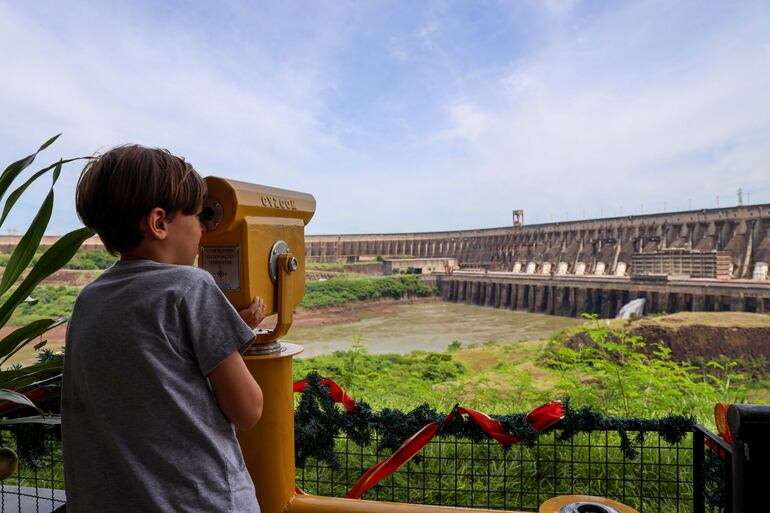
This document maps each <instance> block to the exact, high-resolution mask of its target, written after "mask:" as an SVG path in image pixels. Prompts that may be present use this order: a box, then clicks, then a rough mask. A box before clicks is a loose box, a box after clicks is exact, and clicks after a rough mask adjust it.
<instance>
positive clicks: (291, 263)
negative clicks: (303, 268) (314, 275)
mask: <svg viewBox="0 0 770 513" xmlns="http://www.w3.org/2000/svg"><path fill="white" fill-rule="evenodd" d="M297 267H299V262H297V257H291V258H290V259H289V272H290V273H293V272H294V271H296V270H297Z"/></svg>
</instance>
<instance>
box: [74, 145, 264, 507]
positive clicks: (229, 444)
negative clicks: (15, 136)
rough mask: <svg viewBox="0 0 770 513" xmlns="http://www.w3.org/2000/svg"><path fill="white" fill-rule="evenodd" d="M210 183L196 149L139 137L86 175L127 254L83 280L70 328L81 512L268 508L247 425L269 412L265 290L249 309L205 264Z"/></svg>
mask: <svg viewBox="0 0 770 513" xmlns="http://www.w3.org/2000/svg"><path fill="white" fill-rule="evenodd" d="M204 194H205V183H204V182H203V180H202V179H201V177H200V176H199V175H198V173H197V172H196V171H195V169H193V167H192V166H191V165H190V164H189V163H187V162H185V161H184V159H182V158H179V157H176V156H174V155H172V154H170V153H169V152H168V151H166V150H161V149H153V148H145V147H142V146H137V145H129V146H120V147H117V148H114V149H112V150H110V151H108V152H106V153H104V154H103V155H101V156H99V157H98V158H96V159H95V160H93V161H91V162H90V163H89V164H88V165H87V166H86V167H85V169H84V170H83V173H82V175H81V176H80V180H79V182H78V185H77V192H76V207H77V212H78V215H79V216H80V219H81V220H82V221H83V223H84V224H85V225H86V226H88V227H89V228H91V229H93V230H94V231H95V232H96V233H97V234H98V235H99V237H100V238H101V240H102V242H103V243H104V246H105V247H106V249H107V250H108V251H110V252H111V253H113V254H118V255H120V260H119V261H118V262H116V263H115V265H113V266H112V267H110V268H109V269H107V270H106V271H104V273H103V274H102V275H101V276H99V277H98V278H97V279H96V280H95V281H94V282H93V283H91V284H90V285H88V286H86V287H85V288H84V289H83V290H82V292H81V293H80V295H79V296H78V298H77V301H76V302H75V307H74V310H73V312H72V317H71V319H70V322H69V325H68V328H67V339H66V352H65V360H64V384H63V388H62V436H63V447H64V475H65V483H66V485H65V486H66V493H67V511H68V513H96V512H100V513H101V512H112V511H115V512H121V513H132V512H136V513H149V512H171V511H174V512H196V513H200V512H212V513H213V512H216V513H222V512H233V513H247V512H248V513H254V512H258V511H259V505H258V504H257V500H256V496H255V492H254V485H253V483H252V482H251V478H250V476H249V474H248V472H247V471H246V468H245V465H244V461H243V455H242V454H241V451H240V447H239V445H238V442H237V440H236V437H235V429H236V428H237V429H239V430H248V429H250V428H251V427H253V426H254V425H255V424H256V423H257V421H258V420H259V418H260V416H261V413H262V391H261V390H260V388H259V385H258V384H257V383H256V381H255V380H254V378H253V377H252V376H251V374H250V373H249V372H248V370H247V368H246V365H245V364H244V362H243V359H242V358H241V355H240V353H242V352H243V351H245V350H246V349H247V348H248V347H249V345H250V344H251V342H252V341H253V339H254V333H253V331H252V328H255V327H256V326H257V325H258V324H259V323H260V322H261V321H262V319H263V317H264V304H263V302H262V300H261V299H259V298H256V299H255V300H254V302H253V303H252V304H251V305H250V306H249V307H248V308H247V309H246V310H244V311H242V312H236V311H235V309H234V308H233V307H232V306H231V304H230V303H229V302H228V301H227V300H226V299H225V296H224V295H223V294H222V292H221V291H220V290H219V288H218V287H217V285H216V284H215V282H214V279H213V278H212V276H211V275H210V274H208V273H207V272H206V271H204V270H202V269H199V268H196V267H193V266H192V264H193V262H194V260H195V257H196V255H197V253H198V244H199V242H200V238H201V234H202V230H203V228H202V224H201V222H200V220H199V219H198V214H199V213H200V210H201V206H202V204H203V196H204Z"/></svg>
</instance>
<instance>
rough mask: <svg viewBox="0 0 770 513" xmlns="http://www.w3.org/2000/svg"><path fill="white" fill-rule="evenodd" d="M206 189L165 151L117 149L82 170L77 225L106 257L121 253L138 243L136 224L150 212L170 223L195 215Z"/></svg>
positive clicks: (193, 173) (185, 164) (184, 164)
mask: <svg viewBox="0 0 770 513" xmlns="http://www.w3.org/2000/svg"><path fill="white" fill-rule="evenodd" d="M205 192H206V186H205V182H204V181H203V179H202V178H201V177H200V175H199V174H198V173H197V172H196V171H195V169H194V168H193V167H192V166H191V165H190V164H189V163H188V162H185V160H184V159H183V158H180V157H177V156H174V155H172V154H171V153H170V152H169V151H168V150H164V149H160V148H147V147H145V146H140V145H138V144H130V145H125V146H118V147H117V148H113V149H111V150H109V151H107V152H106V153H104V154H102V155H99V156H97V157H96V158H95V159H93V160H91V161H90V162H89V163H88V164H86V166H85V168H83V172H82V173H81V175H80V179H79V180H78V185H77V189H76V192H75V206H76V209H77V213H78V216H79V217H80V220H81V221H83V224H85V225H86V226H87V227H89V228H91V229H92V230H94V231H95V232H96V233H97V234H99V237H100V238H101V239H102V242H103V243H104V246H105V248H107V251H109V252H110V253H112V254H113V255H114V254H117V253H125V252H127V251H130V250H132V249H134V248H135V247H137V246H138V245H139V244H140V243H141V241H142V238H143V232H142V230H141V228H140V224H141V221H142V219H144V217H145V216H146V215H147V214H149V213H150V211H151V210H152V209H153V208H155V207H160V208H162V209H163V210H164V211H165V212H166V216H167V217H168V218H169V219H173V218H174V216H175V215H176V213H177V212H179V211H181V212H182V213H184V214H188V215H189V214H195V213H196V212H197V211H198V210H199V209H200V207H201V205H202V202H203V196H204V194H205Z"/></svg>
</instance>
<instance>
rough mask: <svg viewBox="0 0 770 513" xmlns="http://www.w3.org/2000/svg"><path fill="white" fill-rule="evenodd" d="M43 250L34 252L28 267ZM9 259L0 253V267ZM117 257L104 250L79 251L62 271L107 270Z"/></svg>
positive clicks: (35, 261) (8, 256)
mask: <svg viewBox="0 0 770 513" xmlns="http://www.w3.org/2000/svg"><path fill="white" fill-rule="evenodd" d="M44 251H45V250H44V249H43V248H41V249H38V250H37V251H36V252H35V256H34V257H32V260H31V261H30V263H29V266H28V267H32V266H33V265H35V263H37V261H38V259H39V258H40V256H41V255H42V254H43V253H44ZM10 258H11V255H10V253H0V267H5V266H6V265H7V264H8V260H9V259H10ZM116 260H117V257H115V256H112V255H110V254H109V253H108V252H107V251H106V250H104V249H80V250H78V251H77V253H75V256H73V257H72V260H70V261H69V262H67V263H66V264H64V266H63V267H62V269H79V270H95V269H107V268H108V267H109V266H111V265H112V264H113V263H115V261H116Z"/></svg>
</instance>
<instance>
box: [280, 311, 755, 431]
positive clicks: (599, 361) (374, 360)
mask: <svg viewBox="0 0 770 513" xmlns="http://www.w3.org/2000/svg"><path fill="white" fill-rule="evenodd" d="M581 329H582V330H583V333H585V334H586V335H587V336H588V337H590V338H591V339H592V340H593V341H594V342H595V345H594V346H593V347H583V348H582V349H581V350H580V351H576V350H572V349H569V348H567V347H562V348H561V349H560V350H559V351H556V352H552V353H551V354H550V356H549V358H548V359H547V360H546V361H544V363H537V362H538V360H540V361H543V360H542V358H540V359H539V358H538V355H540V354H541V353H542V351H543V348H544V346H545V342H544V341H535V342H524V343H515V344H495V343H489V344H484V345H482V346H478V347H464V346H462V345H461V344H459V343H453V344H451V345H450V347H449V352H447V353H424V352H413V353H410V354H406V355H395V354H385V355H374V354H368V353H367V352H366V348H365V347H364V346H363V345H362V344H361V343H360V342H359V344H358V345H356V346H354V348H353V349H352V350H349V351H338V352H335V353H334V354H331V355H325V356H316V357H312V358H299V359H297V360H296V361H295V369H294V372H295V378H297V379H300V378H302V377H304V376H305V375H306V374H307V373H308V372H310V371H313V370H315V371H318V372H319V373H320V374H321V375H322V376H324V377H328V378H331V379H334V380H335V381H337V382H338V383H339V384H340V385H341V386H342V387H343V388H345V389H346V390H348V392H349V393H350V394H351V395H352V396H353V397H354V398H355V399H358V400H364V401H367V402H369V403H370V404H371V405H372V407H373V408H375V409H380V408H385V407H389V408H399V409H404V410H408V409H411V408H414V407H416V406H418V405H419V404H422V403H427V404H429V405H430V406H431V407H433V408H436V409H437V410H440V411H441V410H443V411H449V410H450V409H451V408H452V407H453V406H454V405H455V404H456V403H458V402H459V403H460V404H461V405H463V406H466V407H469V408H474V409H479V410H482V411H485V412H486V413H496V414H505V413H513V412H526V411H529V410H531V409H533V408H535V407H536V406H538V405H540V404H543V403H546V402H550V401H552V400H555V399H560V398H563V397H569V398H570V399H571V400H572V402H573V404H574V405H575V406H593V407H594V408H596V409H597V410H599V411H601V412H603V413H605V414H607V415H616V416H624V417H645V418H652V417H660V416H664V415H667V414H669V413H676V414H692V415H694V416H695V417H696V419H697V420H698V421H700V422H704V423H706V424H707V425H713V408H714V404H715V403H717V402H743V401H746V400H747V399H752V400H757V399H758V400H760V401H767V400H768V391H769V390H770V386H768V383H767V382H756V383H752V384H748V383H744V382H743V380H742V379H741V378H742V376H741V375H740V374H738V373H736V372H735V371H734V369H733V368H731V367H729V366H722V367H719V368H717V367H718V366H719V364H715V365H716V367H715V369H716V370H717V372H713V373H710V374H704V373H702V372H699V370H698V369H697V368H695V367H693V366H692V365H690V364H688V363H686V362H677V361H674V360H673V359H672V358H671V353H670V351H667V350H665V348H663V349H661V348H656V350H655V351H654V352H653V353H652V354H647V353H646V352H645V351H644V350H643V349H644V347H645V345H646V343H645V341H644V340H642V339H641V338H639V337H628V336H624V335H623V334H622V333H620V332H615V331H614V330H611V329H610V328H608V327H607V326H604V325H602V323H597V322H595V321H594V322H591V323H589V324H587V325H586V326H584V327H583V328H581ZM749 385H751V386H749Z"/></svg>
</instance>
